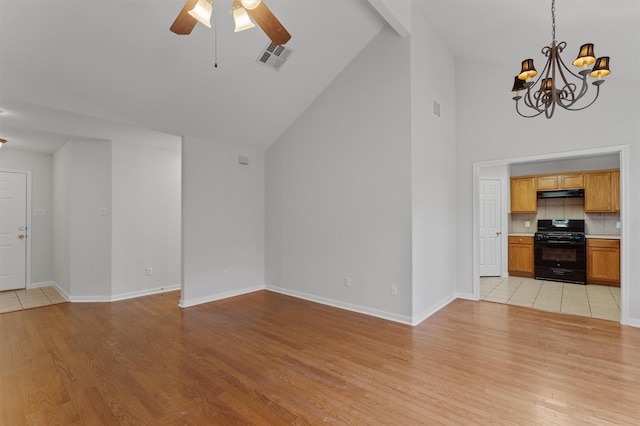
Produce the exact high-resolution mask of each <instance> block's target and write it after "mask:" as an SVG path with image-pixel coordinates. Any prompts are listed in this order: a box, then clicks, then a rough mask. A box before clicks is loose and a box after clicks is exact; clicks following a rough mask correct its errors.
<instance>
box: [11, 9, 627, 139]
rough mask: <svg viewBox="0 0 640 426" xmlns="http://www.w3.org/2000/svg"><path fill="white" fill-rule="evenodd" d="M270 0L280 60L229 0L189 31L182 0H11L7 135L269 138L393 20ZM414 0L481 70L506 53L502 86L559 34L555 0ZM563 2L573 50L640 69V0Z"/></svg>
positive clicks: (565, 35) (562, 29) (565, 34)
mask: <svg viewBox="0 0 640 426" xmlns="http://www.w3.org/2000/svg"><path fill="white" fill-rule="evenodd" d="M265 1H266V2H267V4H268V5H269V7H270V8H271V10H272V11H273V12H274V14H275V15H276V16H277V17H278V18H279V19H280V21H281V22H282V23H283V24H284V25H285V27H286V28H287V30H288V31H289V32H290V33H291V34H292V39H291V41H290V42H289V43H288V44H287V46H288V47H289V48H290V49H292V50H293V53H292V55H291V57H290V58H289V60H288V62H287V63H285V64H284V65H283V66H282V68H281V69H280V70H279V71H274V70H272V69H269V68H267V67H265V66H263V65H261V64H259V63H257V62H256V60H257V58H258V56H259V55H260V54H261V52H262V51H263V49H264V48H265V47H266V46H267V44H268V42H269V40H268V38H267V37H266V36H265V34H264V33H263V32H262V31H260V29H259V28H254V29H252V30H249V31H244V32H240V33H234V32H233V19H232V18H231V16H229V15H228V10H229V9H230V8H231V0H217V1H214V18H213V19H212V22H213V23H214V24H215V25H214V27H217V29H208V28H206V27H204V26H202V25H197V26H196V28H195V29H194V31H193V33H192V34H191V35H189V36H178V35H176V34H173V33H171V32H170V31H169V26H170V25H171V23H172V21H173V19H174V18H175V16H176V15H177V13H178V11H179V10H180V9H181V8H182V5H183V4H184V0H129V1H124V0H123V1H113V0H82V1H80V0H48V1H40V0H33V1H26V0H0V109H2V110H4V111H5V113H4V114H1V115H0V137H3V138H5V139H8V140H10V141H11V144H12V146H13V147H14V148H17V149H20V148H22V149H32V150H39V151H44V152H53V151H55V149H57V147H59V146H60V145H61V144H63V143H64V142H66V140H69V139H78V138H80V139H87V138H90V139H113V138H114V137H115V138H117V137H119V136H120V135H123V134H129V138H131V137H134V138H135V137H136V135H141V136H144V137H141V138H142V139H145V138H146V139H149V138H152V139H155V140H158V141H160V142H162V141H163V140H165V139H166V140H167V141H169V142H168V143H174V142H171V141H175V140H176V138H175V136H174V135H188V136H194V137H199V138H203V139H207V140H212V141H216V142H220V143H226V144H238V145H243V146H250V147H256V148H261V149H264V148H266V147H268V146H269V145H270V144H271V143H273V141H274V140H276V139H277V138H278V137H279V136H280V135H281V134H282V133H283V132H284V131H285V130H286V129H287V127H288V126H289V125H290V124H291V123H292V122H293V121H294V120H295V119H296V118H297V117H298V116H299V115H300V114H301V112H302V111H304V110H305V109H306V108H307V106H308V105H309V104H310V103H311V102H313V100H314V99H315V98H316V97H317V96H318V95H319V94H320V93H321V92H322V91H323V90H324V88H325V87H326V86H327V85H328V84H329V83H330V82H331V81H332V80H333V79H334V78H335V77H336V75H338V74H339V73H340V71H341V70H342V69H343V68H344V67H345V66H346V65H347V64H348V63H349V62H350V61H351V60H352V59H353V57H354V56H355V55H356V54H357V53H358V52H359V51H360V50H361V49H362V48H363V47H364V46H365V45H366V44H367V43H368V42H369V41H370V40H371V39H372V38H373V37H374V36H375V35H376V34H377V33H378V31H379V30H380V29H381V28H382V27H383V26H384V25H386V24H385V21H384V20H383V19H382V18H381V16H380V15H379V14H378V13H377V12H376V11H375V9H374V8H373V7H372V6H371V5H370V4H369V2H368V1H367V0H296V1H291V0H265ZM414 3H415V4H416V5H417V7H418V10H419V11H421V12H422V13H423V14H424V15H425V16H426V17H427V19H429V20H430V21H431V23H432V25H433V27H434V29H435V30H436V31H437V32H438V33H439V34H440V36H441V37H442V39H443V40H445V42H446V43H447V44H448V46H449V47H450V48H451V49H452V51H453V52H454V54H455V55H456V56H458V57H460V58H465V59H469V60H472V61H477V63H478V84H482V63H483V62H485V61H486V62H494V63H499V64H505V75H506V81H505V88H502V87H501V88H496V90H501V91H502V90H504V92H505V96H510V94H509V89H510V87H507V86H510V84H511V79H512V76H513V75H515V74H516V73H517V71H518V68H519V64H520V61H521V60H522V59H525V57H533V58H534V59H536V61H538V62H540V63H541V61H542V55H541V54H540V49H541V48H542V47H543V46H544V45H546V44H548V43H549V42H550V41H551V40H550V39H551V18H550V1H549V2H547V1H539V2H525V1H524V0H414ZM557 3H558V4H557V6H556V9H557V10H556V13H557V15H558V16H557V21H558V22H557V26H558V28H557V32H558V39H559V40H565V41H567V43H568V44H569V47H568V53H567V54H568V58H572V57H573V56H574V55H575V54H577V50H578V48H579V45H580V44H581V43H584V42H592V43H595V45H596V53H597V54H599V55H609V56H611V57H612V78H613V77H614V76H615V78H623V79H629V80H634V81H637V80H638V75H639V74H638V70H639V62H640V61H639V56H640V48H639V45H640V43H639V41H640V37H639V28H640V12H639V10H640V6H639V4H640V2H638V1H637V0H617V1H611V2H608V3H607V4H606V5H605V4H603V3H602V2H596V1H594V0H557ZM574 51H575V53H574ZM216 58H217V59H216ZM215 62H217V64H218V67H217V68H216V67H214V63H215ZM145 132H146V133H145ZM143 133H145V134H144V135H143ZM169 136H171V137H169ZM7 146H9V145H7Z"/></svg>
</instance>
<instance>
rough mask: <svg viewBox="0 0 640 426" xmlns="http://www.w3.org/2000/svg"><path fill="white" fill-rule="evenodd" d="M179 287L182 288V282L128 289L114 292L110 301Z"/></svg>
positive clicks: (173, 289) (164, 291)
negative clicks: (124, 291) (142, 288)
mask: <svg viewBox="0 0 640 426" xmlns="http://www.w3.org/2000/svg"><path fill="white" fill-rule="evenodd" d="M181 288H182V284H174V285H168V286H163V287H156V288H149V289H145V290H138V291H130V292H127V293H120V294H114V295H112V296H111V300H110V301H111V302H116V301H118V300H126V299H133V298H135V297H142V296H149V295H152V294H158V293H166V292H169V291H176V290H180V289H181Z"/></svg>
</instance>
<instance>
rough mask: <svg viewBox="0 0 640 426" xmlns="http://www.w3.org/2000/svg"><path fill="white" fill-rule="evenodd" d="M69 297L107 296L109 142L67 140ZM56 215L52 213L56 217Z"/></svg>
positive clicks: (108, 282)
mask: <svg viewBox="0 0 640 426" xmlns="http://www.w3.org/2000/svg"><path fill="white" fill-rule="evenodd" d="M67 145H70V147H71V160H72V161H71V163H70V164H69V167H70V185H69V188H70V191H69V202H70V208H69V235H70V240H69V241H70V258H69V262H70V264H71V269H70V282H71V286H70V293H69V294H70V296H71V300H79V301H81V300H84V299H90V300H96V299H98V300H100V299H101V298H105V299H107V300H108V298H109V297H110V295H111V143H110V142H107V141H85V140H82V141H69V142H68V143H67ZM57 214H58V212H56V215H57Z"/></svg>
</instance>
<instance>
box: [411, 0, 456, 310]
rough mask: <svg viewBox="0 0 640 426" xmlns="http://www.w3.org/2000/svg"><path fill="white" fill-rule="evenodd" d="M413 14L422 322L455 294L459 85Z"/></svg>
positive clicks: (451, 61)
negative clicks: (435, 105) (435, 112)
mask: <svg viewBox="0 0 640 426" xmlns="http://www.w3.org/2000/svg"><path fill="white" fill-rule="evenodd" d="M412 16H413V23H412V25H411V27H412V29H413V30H412V34H411V132H412V134H411V170H412V173H411V184H412V195H411V200H412V207H411V209H412V215H411V216H412V251H411V252H412V283H413V295H412V316H413V318H414V322H419V321H421V320H422V319H424V318H426V317H427V316H429V315H430V314H432V313H433V312H435V311H436V310H438V309H439V308H441V307H442V306H444V305H445V304H446V303H448V302H450V301H451V300H453V299H454V298H455V297H456V286H455V274H456V253H455V233H456V228H457V226H456V218H455V216H456V198H457V197H456V128H455V126H456V97H455V92H456V87H455V58H454V56H453V54H452V53H451V51H450V50H449V49H448V48H447V47H446V45H445V44H444V43H443V41H442V40H440V38H439V37H438V36H437V34H436V33H435V32H434V31H433V30H432V28H431V25H430V23H429V22H428V21H427V19H426V18H425V17H424V16H423V15H422V13H421V12H420V11H419V10H418V9H417V8H416V7H415V6H414V7H413V13H412ZM434 63H437V64H438V66H433V64H434ZM434 102H437V103H438V104H439V108H440V117H439V118H438V117H436V116H435V115H434Z"/></svg>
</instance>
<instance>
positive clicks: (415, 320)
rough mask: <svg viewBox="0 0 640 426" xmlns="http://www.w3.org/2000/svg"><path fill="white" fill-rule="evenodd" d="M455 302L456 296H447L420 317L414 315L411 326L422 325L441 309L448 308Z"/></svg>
mask: <svg viewBox="0 0 640 426" xmlns="http://www.w3.org/2000/svg"><path fill="white" fill-rule="evenodd" d="M454 300H456V296H447V297H445V298H444V299H442V300H440V301H439V302H437V303H435V304H433V305H432V306H429V307H428V308H427V309H425V310H423V311H422V312H421V313H419V314H418V315H414V316H413V318H412V321H411V325H413V326H416V325H418V324H420V323H421V322H422V321H424V320H426V319H427V318H429V317H430V316H431V315H433V314H435V313H436V312H438V311H439V310H440V309H442V308H444V307H445V306H447V305H448V304H449V303H451V302H453V301H454Z"/></svg>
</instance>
